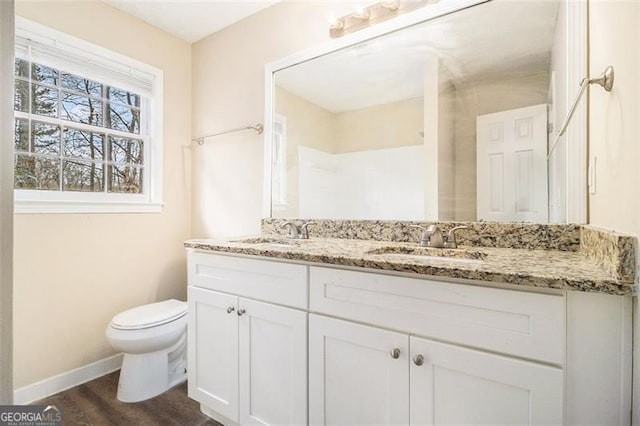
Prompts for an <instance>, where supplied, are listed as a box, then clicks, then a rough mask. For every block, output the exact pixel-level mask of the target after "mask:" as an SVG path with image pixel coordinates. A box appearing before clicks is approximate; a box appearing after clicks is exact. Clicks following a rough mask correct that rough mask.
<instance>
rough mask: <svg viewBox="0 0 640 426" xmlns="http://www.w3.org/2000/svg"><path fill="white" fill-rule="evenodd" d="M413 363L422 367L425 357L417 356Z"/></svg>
mask: <svg viewBox="0 0 640 426" xmlns="http://www.w3.org/2000/svg"><path fill="white" fill-rule="evenodd" d="M413 363H414V364H415V365H417V366H418V367H420V366H421V365H422V364H424V357H423V356H422V355H416V356H414V357H413Z"/></svg>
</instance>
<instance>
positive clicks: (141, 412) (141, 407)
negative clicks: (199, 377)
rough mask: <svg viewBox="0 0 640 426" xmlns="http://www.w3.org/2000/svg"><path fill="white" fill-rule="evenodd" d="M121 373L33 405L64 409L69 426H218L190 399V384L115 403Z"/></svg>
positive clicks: (64, 417) (66, 422)
mask: <svg viewBox="0 0 640 426" xmlns="http://www.w3.org/2000/svg"><path fill="white" fill-rule="evenodd" d="M119 374H120V372H119V371H116V372H115V373H111V374H107V375H106V376H103V377H100V378H98V379H95V380H92V381H90V382H88V383H85V384H83V385H80V386H76V387H75V388H71V389H69V390H66V391H64V392H60V393H58V394H55V395H53V396H50V397H48V398H46V399H43V400H42V401H38V402H36V403H34V404H38V405H55V406H57V407H58V408H61V409H62V419H63V424H64V425H65V426H66V425H94V426H102V425H117V426H129V425H131V426H138V425H141V426H142V425H144V426H146V425H149V426H151V425H160V426H165V425H176V426H200V425H202V426H204V425H206V426H217V425H219V423H217V422H215V421H213V420H212V419H210V418H209V417H207V416H205V415H204V414H202V413H201V412H200V405H199V404H198V403H197V402H195V401H193V400H191V399H189V398H188V397H187V384H186V383H183V384H182V385H179V386H176V387H175V388H173V389H171V390H170V391H168V392H165V393H163V394H162V395H159V396H157V397H155V398H152V399H148V400H146V401H142V402H137V403H132V404H125V403H124V402H120V401H118V400H117V399H116V390H117V389H118V375H119Z"/></svg>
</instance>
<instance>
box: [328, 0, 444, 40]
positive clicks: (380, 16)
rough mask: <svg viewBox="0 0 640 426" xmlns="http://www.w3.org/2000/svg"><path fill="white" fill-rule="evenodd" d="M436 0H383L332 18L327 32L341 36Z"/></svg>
mask: <svg viewBox="0 0 640 426" xmlns="http://www.w3.org/2000/svg"><path fill="white" fill-rule="evenodd" d="M436 1H438V0H423V1H401V0H385V1H381V2H380V3H376V4H372V5H371V6H367V7H363V8H359V9H357V10H355V11H354V12H352V13H350V14H349V15H345V16H343V17H341V18H339V19H335V20H332V21H331V22H330V23H329V34H330V35H331V37H333V38H336V37H342V36H343V35H345V34H349V33H352V32H354V31H358V30H361V29H363V28H366V27H368V26H370V25H372V24H375V23H378V22H382V21H386V20H387V19H389V18H392V17H394V16H396V15H398V14H400V13H406V12H410V11H412V10H415V9H418V8H420V7H422V6H424V5H426V4H428V3H435V2H436Z"/></svg>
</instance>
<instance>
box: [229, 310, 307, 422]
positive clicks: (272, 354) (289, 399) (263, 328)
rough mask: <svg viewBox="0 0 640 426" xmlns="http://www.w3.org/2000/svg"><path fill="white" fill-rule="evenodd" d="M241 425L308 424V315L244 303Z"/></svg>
mask: <svg viewBox="0 0 640 426" xmlns="http://www.w3.org/2000/svg"><path fill="white" fill-rule="evenodd" d="M238 313H239V314H241V315H240V370H239V371H240V424H241V425H260V426H262V425H304V424H306V423H307V313H306V312H302V311H297V310H294V309H289V308H283V307H280V306H275V305H272V304H269V303H262V302H256V301H253V300H246V299H242V298H241V299H240V302H239V305H238Z"/></svg>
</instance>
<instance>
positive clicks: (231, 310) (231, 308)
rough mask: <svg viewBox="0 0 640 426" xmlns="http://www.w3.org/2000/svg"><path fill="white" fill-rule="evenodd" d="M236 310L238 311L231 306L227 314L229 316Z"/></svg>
mask: <svg viewBox="0 0 640 426" xmlns="http://www.w3.org/2000/svg"><path fill="white" fill-rule="evenodd" d="M235 310H236V308H235V307H233V306H229V307H228V308H227V313H228V314H230V313H231V312H233V311H235Z"/></svg>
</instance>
